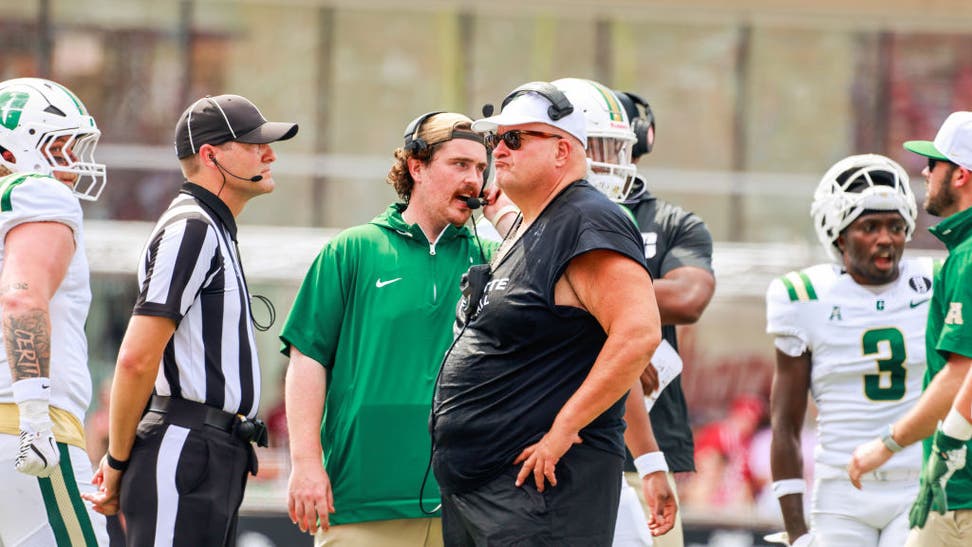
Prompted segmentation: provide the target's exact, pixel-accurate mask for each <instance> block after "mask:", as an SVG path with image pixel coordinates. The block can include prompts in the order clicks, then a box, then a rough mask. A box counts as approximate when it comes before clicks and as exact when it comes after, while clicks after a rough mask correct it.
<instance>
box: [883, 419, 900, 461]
mask: <svg viewBox="0 0 972 547" xmlns="http://www.w3.org/2000/svg"><path fill="white" fill-rule="evenodd" d="M881 442H882V443H884V446H886V447H887V448H888V450H890V451H891V453H892V454H897V453H898V452H901V451H902V450H904V447H903V446H901V445H900V444H898V442H897V441H895V440H894V424H890V425H888V431H887V432H886V433H885V434H884V436H883V437H881Z"/></svg>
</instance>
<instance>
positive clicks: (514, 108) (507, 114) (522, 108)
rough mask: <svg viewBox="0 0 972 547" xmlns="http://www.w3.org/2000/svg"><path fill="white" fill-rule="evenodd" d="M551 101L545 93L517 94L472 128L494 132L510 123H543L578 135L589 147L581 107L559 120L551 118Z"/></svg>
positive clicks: (585, 146)
mask: <svg viewBox="0 0 972 547" xmlns="http://www.w3.org/2000/svg"><path fill="white" fill-rule="evenodd" d="M550 107H551V102H550V100H549V99H547V98H546V97H544V96H543V95H541V94H539V93H536V92H533V91H528V92H526V93H523V94H520V95H517V96H516V97H514V98H513V100H511V101H510V102H509V103H507V104H506V107H504V108H503V110H502V112H500V113H499V114H497V115H496V116H490V117H489V118H483V119H481V120H476V121H475V122H473V124H472V130H473V131H476V132H477V133H492V132H495V131H496V130H497V128H499V127H505V126H509V125H521V124H525V123H542V124H546V125H550V126H553V127H556V128H558V129H562V130H564V131H566V132H567V133H570V134H571V135H573V136H575V137H577V140H579V141H580V142H581V144H583V145H584V148H585V149H586V148H587V120H586V118H584V113H583V112H582V111H580V110H579V109H574V111H573V112H571V113H570V114H568V115H566V116H564V117H562V118H560V119H559V120H554V119H551V117H550V114H549V113H548V112H549V109H550Z"/></svg>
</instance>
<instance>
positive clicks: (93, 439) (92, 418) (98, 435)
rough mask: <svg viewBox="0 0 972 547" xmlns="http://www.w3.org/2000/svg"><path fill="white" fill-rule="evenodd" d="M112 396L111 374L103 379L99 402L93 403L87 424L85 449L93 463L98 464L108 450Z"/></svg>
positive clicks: (99, 391) (99, 389)
mask: <svg viewBox="0 0 972 547" xmlns="http://www.w3.org/2000/svg"><path fill="white" fill-rule="evenodd" d="M110 398H111V376H108V377H107V378H105V379H104V380H102V382H101V385H100V386H99V388H98V402H97V404H96V405H92V408H93V409H96V410H94V411H93V412H89V413H88V416H87V423H86V424H85V431H84V436H85V445H86V446H85V450H86V451H87V452H88V459H89V460H91V465H93V466H97V465H98V462H100V461H101V457H102V456H104V455H105V453H106V452H107V451H108V400H109V399H110Z"/></svg>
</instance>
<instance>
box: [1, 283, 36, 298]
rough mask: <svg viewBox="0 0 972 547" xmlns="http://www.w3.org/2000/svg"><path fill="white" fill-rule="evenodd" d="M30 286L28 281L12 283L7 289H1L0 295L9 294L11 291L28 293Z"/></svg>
mask: <svg viewBox="0 0 972 547" xmlns="http://www.w3.org/2000/svg"><path fill="white" fill-rule="evenodd" d="M29 288H30V286H29V285H28V284H27V282H26V281H18V282H16V283H11V284H9V285H7V286H5V287H0V295H4V294H7V293H8V292H11V291H26V290H27V289H29Z"/></svg>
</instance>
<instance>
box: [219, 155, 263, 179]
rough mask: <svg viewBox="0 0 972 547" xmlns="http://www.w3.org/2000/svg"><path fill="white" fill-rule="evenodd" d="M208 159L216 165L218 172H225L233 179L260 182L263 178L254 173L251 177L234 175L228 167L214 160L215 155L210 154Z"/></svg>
mask: <svg viewBox="0 0 972 547" xmlns="http://www.w3.org/2000/svg"><path fill="white" fill-rule="evenodd" d="M209 159H211V160H213V164H214V165H215V166H216V169H219V170H220V172H222V173H226V174H227V175H229V176H231V177H233V178H234V179H239V180H245V181H249V182H260V181H261V180H263V175H254V176H252V177H241V176H239V175H234V174H233V173H231V172H229V170H228V169H226V168H225V167H223V166H222V165H220V164H219V162H218V161H216V156H214V155H212V154H210V155H209Z"/></svg>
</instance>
